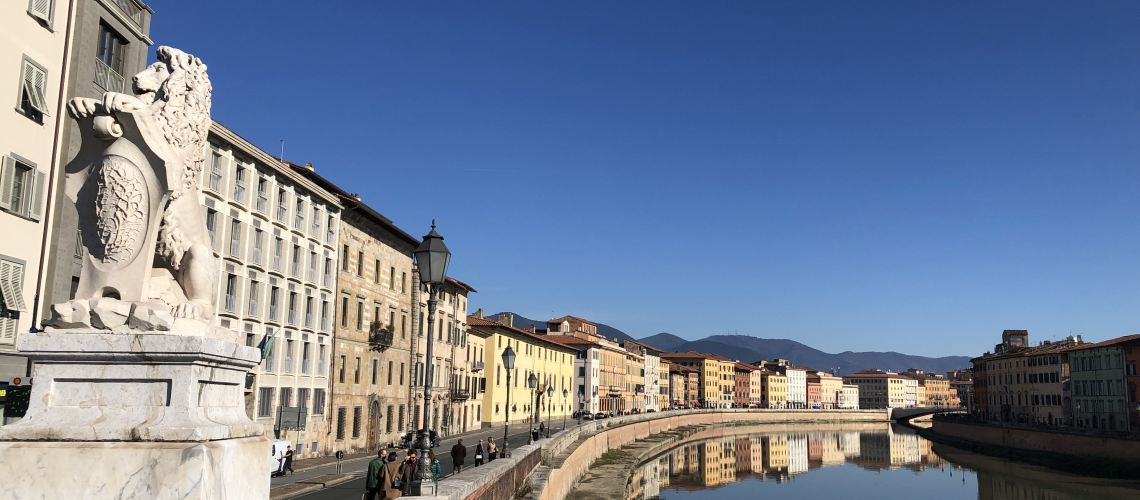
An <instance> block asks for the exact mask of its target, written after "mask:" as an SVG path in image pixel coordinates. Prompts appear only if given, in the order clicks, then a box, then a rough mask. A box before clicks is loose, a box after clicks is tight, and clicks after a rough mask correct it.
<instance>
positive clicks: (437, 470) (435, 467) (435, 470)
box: [428, 450, 443, 481]
mask: <svg viewBox="0 0 1140 500" xmlns="http://www.w3.org/2000/svg"><path fill="white" fill-rule="evenodd" d="M428 461H429V462H431V478H432V480H433V481H439V478H440V477H441V476H443V467H441V466H440V465H439V460H436V458H435V451H434V450H433V451H429V452H428Z"/></svg>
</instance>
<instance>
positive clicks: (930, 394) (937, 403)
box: [900, 368, 956, 408]
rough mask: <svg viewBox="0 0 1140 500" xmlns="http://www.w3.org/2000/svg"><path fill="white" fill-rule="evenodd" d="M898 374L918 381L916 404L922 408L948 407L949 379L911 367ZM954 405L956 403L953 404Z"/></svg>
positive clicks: (949, 405)
mask: <svg viewBox="0 0 1140 500" xmlns="http://www.w3.org/2000/svg"><path fill="white" fill-rule="evenodd" d="M900 375H902V376H904V377H907V378H912V379H915V380H917V381H918V394H919V398H918V406H919V407H923V408H950V407H951V404H950V381H949V380H947V379H946V378H945V377H943V376H942V375H941V374H938V373H925V372H923V371H922V370H919V369H917V368H911V369H909V370H907V371H906V372H905V373H900ZM955 406H956V405H955Z"/></svg>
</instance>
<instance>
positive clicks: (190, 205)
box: [67, 46, 217, 319]
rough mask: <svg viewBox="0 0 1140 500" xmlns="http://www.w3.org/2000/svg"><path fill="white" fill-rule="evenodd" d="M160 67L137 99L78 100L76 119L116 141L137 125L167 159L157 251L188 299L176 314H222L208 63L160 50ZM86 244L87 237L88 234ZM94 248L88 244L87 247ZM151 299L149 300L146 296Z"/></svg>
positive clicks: (147, 76)
mask: <svg viewBox="0 0 1140 500" xmlns="http://www.w3.org/2000/svg"><path fill="white" fill-rule="evenodd" d="M157 55H158V62H156V63H154V64H151V65H150V66H149V67H147V68H146V69H145V70H143V71H142V72H141V73H139V74H137V75H135V76H134V77H133V78H132V90H133V91H134V94H135V95H126V94H120V93H116V92H108V93H106V94H104V95H103V99H102V101H100V100H96V99H90V98H82V97H79V98H75V99H72V100H71V101H70V102H68V104H67V111H68V114H69V115H71V117H72V118H74V119H76V120H78V121H80V122H81V124H82V123H85V122H83V120H84V119H87V118H89V117H91V118H93V121H92V122H91V123H92V125H91V127H92V129H93V135H94V136H95V137H96V138H99V139H102V140H114V139H116V138H119V137H121V136H122V135H123V133H124V124H129V125H130V126H131V127H133V130H136V131H137V135H138V136H139V137H141V139H142V140H143V141H145V142H146V145H147V146H149V147H150V148H151V150H153V151H155V155H157V156H158V157H159V158H160V159H161V160H162V161H161V162H160V163H161V166H162V171H163V172H161V173H159V172H157V170H158V169H156V175H161V174H163V173H164V174H165V181H166V182H165V184H166V188H167V189H168V190H169V198H168V201H167V203H166V206H165V208H164V209H163V212H162V217H161V223H160V226H159V228H158V241H157V244H156V246H155V258H154V262H153V265H154V267H155V268H159V269H166V270H168V271H169V272H170V273H171V275H172V276H173V277H174V280H175V281H176V282H177V283H178V285H179V286H180V287H181V289H182V290H181V291H182V294H179V295H180V296H182V295H184V297H185V300H180V301H179V303H170V304H168V306H170V307H171V313H172V314H173V315H174V317H182V318H200V319H208V318H210V317H212V316H213V314H214V304H213V295H214V280H215V276H216V275H217V273H216V271H215V264H214V257H213V252H212V251H211V249H210V236H209V231H208V230H207V228H206V220H205V214H204V213H203V211H202V209H201V207H200V206H199V204H198V203H199V202H198V179H199V177H200V176H201V172H202V168H203V164H204V162H205V159H204V153H205V148H206V144H207V143H206V137H207V134H208V133H209V129H210V92H211V87H210V80H209V77H208V76H207V75H206V65H205V64H202V61H201V60H200V59H198V58H196V57H194V56H192V55H190V54H187V53H185V52H182V51H181V50H178V49H175V48H171V47H166V46H163V47H159V48H158V50H157ZM84 238H85V239H86V238H87V236H86V234H85V235H84ZM85 245H86V242H85ZM144 299H145V297H144Z"/></svg>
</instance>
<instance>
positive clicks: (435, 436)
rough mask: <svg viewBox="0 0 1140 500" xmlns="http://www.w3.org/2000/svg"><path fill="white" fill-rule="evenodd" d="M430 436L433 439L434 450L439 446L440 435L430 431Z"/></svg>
mask: <svg viewBox="0 0 1140 500" xmlns="http://www.w3.org/2000/svg"><path fill="white" fill-rule="evenodd" d="M428 436H429V437H431V445H432V447H433V448H434V447H436V446H439V433H437V432H435V431H428Z"/></svg>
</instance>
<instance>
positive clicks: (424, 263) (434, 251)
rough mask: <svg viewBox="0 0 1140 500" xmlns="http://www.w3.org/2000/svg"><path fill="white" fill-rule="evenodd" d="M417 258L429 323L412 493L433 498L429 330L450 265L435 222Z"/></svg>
mask: <svg viewBox="0 0 1140 500" xmlns="http://www.w3.org/2000/svg"><path fill="white" fill-rule="evenodd" d="M413 255H414V256H415V258H416V265H417V266H418V268H419V271H420V283H422V284H423V285H425V286H427V287H428V301H427V303H428V320H427V331H428V335H427V359H426V360H425V361H424V363H425V366H424V367H425V368H426V369H427V373H426V374H425V377H424V421H423V429H421V430H420V443H419V455H420V457H419V466H418V470H416V478H415V480H413V481H412V494H413V495H417V496H435V493H436V490H435V487H436V484H435V481H434V480H433V479H432V473H431V464H430V463H429V460H428V453H429V452H430V451H431V437H430V435H429V433H428V425H429V422H431V402H432V401H431V384H432V366H431V361H432V359H433V356H434V353H433V352H432V351H433V350H434V348H435V344H434V343H433V342H432V335H431V332H432V327H433V326H434V323H435V306H436V304H437V303H438V299H437V298H436V297H437V296H438V294H439V288H440V287H442V286H443V283H444V282H445V281H446V280H447V264H448V263H449V262H451V252H450V251H448V250H447V245H444V244H443V236H440V235H439V233H437V232H435V219H432V221H431V232H430V233H428V234H427V236H424V240H423V242H422V243H420V246H419V247H417V248H416V251H415V252H413Z"/></svg>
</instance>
